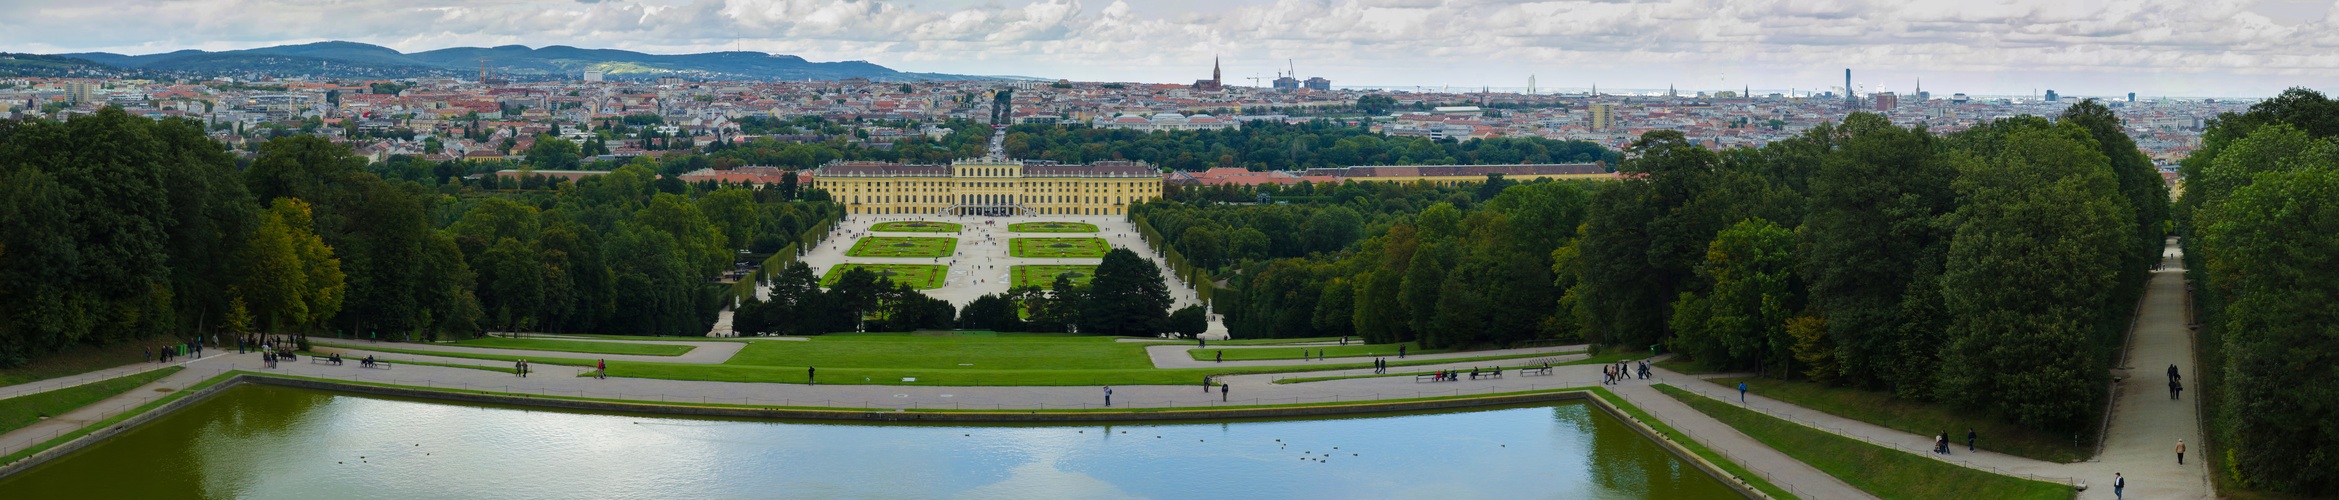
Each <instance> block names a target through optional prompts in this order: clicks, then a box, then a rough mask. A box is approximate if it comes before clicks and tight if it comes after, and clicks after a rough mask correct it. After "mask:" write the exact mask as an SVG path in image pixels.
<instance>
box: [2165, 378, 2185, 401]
mask: <svg viewBox="0 0 2339 500" xmlns="http://www.w3.org/2000/svg"><path fill="white" fill-rule="evenodd" d="M2184 391H2185V384H2184V383H2183V382H2178V381H2175V380H2170V381H2168V398H2169V399H2177V394H2178V393H2182V392H2184Z"/></svg>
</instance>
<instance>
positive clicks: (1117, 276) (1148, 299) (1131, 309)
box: [1079, 248, 1170, 337]
mask: <svg viewBox="0 0 2339 500" xmlns="http://www.w3.org/2000/svg"><path fill="white" fill-rule="evenodd" d="M1087 288H1088V290H1087V297H1085V298H1084V299H1083V302H1085V303H1084V304H1083V305H1084V306H1085V307H1083V308H1081V310H1080V323H1079V324H1080V331H1081V332H1082V333H1090V334H1098V335H1124V336H1138V337H1143V336H1152V335H1154V334H1158V333H1161V332H1164V331H1168V328H1169V325H1168V320H1169V307H1170V295H1169V284H1168V283H1167V282H1165V281H1163V280H1162V276H1161V268H1158V267H1154V265H1153V263H1152V262H1149V261H1146V260H1145V259H1144V258H1143V257H1138V256H1137V253H1136V252H1131V251H1129V249H1126V248H1115V249H1112V250H1111V251H1108V252H1105V256H1104V261H1103V262H1101V263H1099V264H1097V266H1096V276H1095V277H1093V278H1090V279H1089V281H1088V287H1087Z"/></svg>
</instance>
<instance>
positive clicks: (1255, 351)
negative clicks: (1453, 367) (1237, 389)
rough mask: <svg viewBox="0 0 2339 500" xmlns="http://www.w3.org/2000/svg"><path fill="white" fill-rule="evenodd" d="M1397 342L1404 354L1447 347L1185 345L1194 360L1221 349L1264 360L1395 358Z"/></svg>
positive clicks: (1235, 356) (1234, 356) (1230, 357)
mask: <svg viewBox="0 0 2339 500" xmlns="http://www.w3.org/2000/svg"><path fill="white" fill-rule="evenodd" d="M1333 340H1339V339H1333ZM1213 343H1217V342H1213ZM1399 345H1403V346H1405V354H1407V355H1413V354H1437V353H1441V352H1446V350H1445V349H1423V348H1422V347H1421V344H1419V343H1415V342H1406V343H1403V344H1358V343H1351V344H1348V345H1316V346H1302V347H1245V348H1242V349H1202V348H1197V349H1187V350H1186V354H1187V355H1189V356H1193V357H1194V360H1195V361H1213V360H1217V359H1219V358H1218V357H1217V356H1218V353H1220V352H1224V353H1226V358H1225V359H1226V360H1227V361H1256V360H1265V359H1301V358H1309V359H1313V358H1315V357H1316V353H1318V352H1322V353H1324V357H1327V358H1353V357H1363V356H1388V357H1389V358H1390V359H1391V360H1395V359H1396V358H1397V346H1399Z"/></svg>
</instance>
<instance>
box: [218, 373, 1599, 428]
mask: <svg viewBox="0 0 2339 500" xmlns="http://www.w3.org/2000/svg"><path fill="white" fill-rule="evenodd" d="M250 381H252V382H257V383H263V384H273V385H283V386H290V387H301V388H308V389H322V390H329V391H340V392H351V393H358V394H373V395H380V396H396V397H409V398H427V399H438V400H446V401H461V402H468V403H482V404H500V405H520V406H540V407H549V408H566V409H572V410H585V411H596V412H626V413H660V414H672V415H690V416H702V417H731V418H760V419H792V420H857V421H866V422H1127V421H1134V420H1220V419H1236V418H1286V417H1310V416H1327V415H1346V414H1355V413H1386V412H1402V411H1417V410H1443V409H1450V408H1469V407H1477V406H1495V405H1507V404H1521V403H1541V402H1548V401H1565V400H1571V399H1585V398H1589V397H1590V396H1589V395H1587V393H1586V392H1584V391H1565V392H1544V393H1535V394H1513V395H1508V396H1490V397H1481V398H1464V399H1441V400H1433V401H1403V402H1391V403H1372V402H1362V403H1348V404H1336V405H1319V406H1291V407H1271V408H1197V409H1192V410H1162V411H1131V412H1106V411H1095V412H1064V411H965V412H915V411H861V410H815V409H802V408H745V407H724V406H690V405H686V404H651V403H622V402H615V401H586V400H575V399H558V398H538V397H529V396H514V395H504V394H480V393H470V392H452V391H436V390H429V389H415V388H409V387H395V386H379V385H367V384H352V383H346V382H336V381H327V380H311V379H294V378H278V377H268V376H255V377H251V378H250ZM1594 399H1597V398H1594Z"/></svg>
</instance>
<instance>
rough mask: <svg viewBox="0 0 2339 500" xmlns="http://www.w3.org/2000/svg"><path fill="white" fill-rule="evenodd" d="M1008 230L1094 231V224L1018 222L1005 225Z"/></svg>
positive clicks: (1029, 231)
mask: <svg viewBox="0 0 2339 500" xmlns="http://www.w3.org/2000/svg"><path fill="white" fill-rule="evenodd" d="M1007 230H1008V231H1013V232H1018V233H1094V232H1097V229H1096V225H1095V224H1090V223H1086V222H1018V223H1014V224H1008V225H1007Z"/></svg>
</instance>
